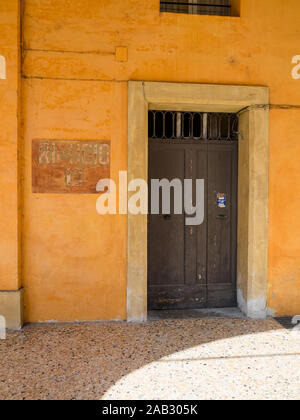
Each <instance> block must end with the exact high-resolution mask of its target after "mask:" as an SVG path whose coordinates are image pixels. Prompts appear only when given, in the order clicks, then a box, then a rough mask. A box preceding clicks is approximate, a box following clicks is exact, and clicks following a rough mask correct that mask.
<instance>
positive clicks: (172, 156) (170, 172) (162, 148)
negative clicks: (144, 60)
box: [148, 139, 237, 310]
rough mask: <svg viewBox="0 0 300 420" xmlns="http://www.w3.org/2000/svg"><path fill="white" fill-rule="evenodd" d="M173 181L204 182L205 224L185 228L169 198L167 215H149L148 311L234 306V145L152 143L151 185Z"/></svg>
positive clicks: (235, 199)
mask: <svg viewBox="0 0 300 420" xmlns="http://www.w3.org/2000/svg"><path fill="white" fill-rule="evenodd" d="M175 178H177V179H180V180H181V181H182V184H184V183H183V181H184V179H193V182H194V184H195V180H196V179H204V180H205V217H204V223H202V224H201V225H199V226H186V223H185V217H186V215H185V214H180V215H178V214H174V206H173V205H172V203H173V199H174V196H173V194H171V214H170V215H164V214H163V212H162V209H161V208H160V214H157V215H151V214H149V216H148V309H149V310H154V309H197V308H206V307H215V308H217V307H230V306H235V305H236V251H237V250H236V247H237V246H236V236H237V234H236V230H237V142H233V141H216V142H215V141H201V142H199V141H198V142H197V141H193V140H191V141H187V142H184V141H179V140H176V139H175V140H159V139H150V141H149V185H151V180H152V179H168V180H169V181H171V180H173V179H175ZM149 191H151V188H149ZM150 209H151V194H149V210H150ZM149 213H150V212H149Z"/></svg>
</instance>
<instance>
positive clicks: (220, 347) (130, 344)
mask: <svg viewBox="0 0 300 420" xmlns="http://www.w3.org/2000/svg"><path fill="white" fill-rule="evenodd" d="M190 315H191V319H184V320H182V319H171V320H159V321H156V320H153V319H154V318H155V316H157V314H153V315H152V320H151V321H150V322H147V323H144V324H128V323H125V322H110V323H86V324H85V323H83V324H42V325H41V324H39V325H27V326H25V328H24V329H23V330H22V331H19V332H11V333H9V334H8V337H7V339H6V340H4V341H0V359H1V365H0V398H1V399H27V400H31V399H54V400H57V399H59V400H61V399H96V400H99V399H100V398H102V397H103V396H104V397H105V398H116V399H119V398H118V396H119V397H120V399H122V398H124V399H130V398H136V399H142V398H146V399H147V398H149V396H150V397H151V395H152V396H153V398H159V399H166V398H167V397H168V398H171V399H172V398H175V399H176V398H177V397H178V398H181V397H183V396H186V397H189V398H196V399H202V398H209V395H210V394H209V392H213V393H214V392H217V391H212V390H217V389H218V386H219V383H220V377H224V375H225V373H224V372H225V370H224V369H225V367H224V366H223V363H225V360H226V361H227V363H229V365H228V366H227V367H226V369H227V368H228V369H229V371H228V378H227V376H226V375H225V376H226V378H227V379H226V380H228V381H229V382H230V381H231V379H232V380H236V381H237V391H239V389H241V386H239V382H240V381H242V379H239V375H240V374H241V373H240V372H241V371H242V372H244V374H245V376H246V377H247V375H250V371H249V367H247V366H246V365H245V363H246V362H241V361H239V360H244V359H246V360H247V363H250V359H251V358H252V359H254V360H253V363H255V365H252V364H251V365H249V366H251V369H252V366H253V369H254V371H255V369H256V370H257V366H260V365H259V364H260V363H261V361H260V360H263V361H264V363H266V361H265V358H266V357H267V358H268V357H272V355H273V356H275V357H277V356H278V357H282V356H285V357H282V359H283V360H285V361H286V363H290V357H293V356H295V357H297V354H298V353H297V352H298V350H299V352H300V347H299V348H298V347H297V345H295V346H294V344H293V345H290V346H289V347H288V349H287V348H286V345H287V343H288V341H287V335H288V334H289V333H288V332H287V331H286V330H284V329H283V328H282V327H281V326H280V325H279V324H278V323H277V322H276V321H274V320H264V321H257V320H248V319H243V318H241V317H239V319H230V318H232V317H231V316H230V317H229V318H218V317H216V318H213V319H212V318H207V317H206V316H205V317H204V318H202V319H199V316H198V317H197V319H195V318H194V315H195V313H194V312H192V313H191V314H190ZM198 315H199V314H198ZM214 315H215V316H217V315H220V314H218V313H215V314H214ZM231 315H232V314H231ZM235 315H237V314H235ZM210 316H212V314H210ZM288 339H289V338H288ZM293 346H294V347H293ZM287 350H288V351H287ZM166 358H167V359H166ZM168 358H169V359H168ZM235 359H237V360H236V362H235V363H243V364H242V365H237V366H236V367H234V365H232V363H234V360H235ZM252 359H251V360H252ZM212 360H213V362H212ZM276 360H277V359H276ZM297 360H298V361H299V358H298V359H297ZM228 361H229V362H228ZM269 361H270V359H268V364H269ZM170 363H171V364H170ZM199 363H200V364H199ZM211 363H213V365H211ZM251 363H252V362H251ZM162 366H165V367H164V368H162ZM255 366H256V367H255ZM294 366H295V364H294ZM244 368H245V371H244V370H243V369H244ZM145 369H146V370H145ZM149 369H150V370H149ZM207 369H209V370H207ZM215 369H217V370H215ZM234 369H237V370H236V371H235V370H234ZM276 369H277V368H276ZM282 369H283V372H287V366H284V364H283V365H282ZM298 371H299V370H298ZM230 372H231V373H230ZM259 373H260V374H262V375H264V374H263V373H262V372H259ZM266 374H267V373H266ZM135 375H137V376H135ZM278 375H279V376H280V375H281V373H278ZM250 376H251V375H250ZM273 377H274V381H275V382H276V381H277V382H278V379H277V377H276V373H275V374H274V373H273ZM214 378H215V379H214ZM200 379H201V381H204V383H202V385H201V383H198V382H197V381H199V380H200ZM252 379H253V378H252ZM127 380H128V381H129V382H128V383H126V381H127ZM214 380H215V381H216V384H217V385H215V386H214V385H213V381H214ZM124 381H125V382H124ZM155 381H156V382H155ZM209 381H210V382H209ZM121 382H122V384H123V385H121V388H120V389H122V390H121V391H120V393H119V394H118V392H119V391H118V384H119V383H121ZM269 382H270V389H273V390H274V387H276V386H277V389H278V383H277V385H276V384H275V383H273V380H269ZM155 383H156V385H155ZM246 383H247V381H246ZM248 383H249V384H250V383H252V382H251V381H250V380H249V378H248ZM197 384H198V385H197ZM252 385H253V384H252ZM252 385H251V386H252ZM189 386H192V388H191V390H190V391H189ZM224 386H225V388H224V387H223V388H220V392H219V391H218V392H219V394H218V392H217V394H216V396H217V395H221V394H222V392H223V389H224V390H226V386H227V385H224ZM232 386H233V385H232V384H231V382H230V383H229V385H228V389H231V390H232V389H234V388H232ZM249 386H250V385H249ZM147 387H148V388H149V387H150V388H149V392H150V394H149V393H148V394H147V392H148V391H146V389H148V388H147ZM243 387H244V385H243ZM256 387H257V386H256V385H255V384H254V385H253V389H254V391H255V390H256ZM244 389H245V388H244ZM285 389H287V386H286V384H285ZM159 390H160V391H159ZM224 392H225V391H224ZM230 392H233V391H230ZM206 393H208V394H207V395H206ZM226 395H227V394H226Z"/></svg>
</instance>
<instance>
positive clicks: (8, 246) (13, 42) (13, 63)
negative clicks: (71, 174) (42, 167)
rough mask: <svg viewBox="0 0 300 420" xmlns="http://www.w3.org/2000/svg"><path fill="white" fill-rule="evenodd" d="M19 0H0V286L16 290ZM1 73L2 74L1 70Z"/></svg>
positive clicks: (17, 253) (18, 285)
mask: <svg viewBox="0 0 300 420" xmlns="http://www.w3.org/2000/svg"><path fill="white" fill-rule="evenodd" d="M19 16H20V15H19V1H18V0H5V1H1V2H0V55H1V56H3V57H4V58H5V61H6V79H2V78H0V255H1V258H0V290H18V289H19V287H20V276H19V263H18V261H20V259H19V258H18V257H19V245H20V241H19V211H18V205H19V198H18V184H19V182H18V101H19V96H18V94H19V80H20V73H19V49H20V48H19V47H20V38H19V27H20V21H19ZM3 77H4V74H3Z"/></svg>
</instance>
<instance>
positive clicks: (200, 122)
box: [148, 111, 238, 141]
mask: <svg viewBox="0 0 300 420" xmlns="http://www.w3.org/2000/svg"><path fill="white" fill-rule="evenodd" d="M148 118H149V139H166V140H168V139H169V140H171V139H177V140H180V139H182V140H187V139H193V140H205V141H207V140H219V141H237V140H238V116H237V115H236V114H232V113H216V112H211V113H207V112H177V111H149V115H148Z"/></svg>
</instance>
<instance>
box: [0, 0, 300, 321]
mask: <svg viewBox="0 0 300 420" xmlns="http://www.w3.org/2000/svg"><path fill="white" fill-rule="evenodd" d="M3 3H5V4H6V3H9V5H10V6H4V10H3V5H2V4H3ZM13 5H14V7H13ZM16 5H17V1H13V0H10V1H9V2H2V3H1V6H0V16H1V25H0V54H1V51H3V49H2V50H1V48H4V50H5V49H6V48H7V50H5V53H6V54H7V56H8V57H9V60H10V61H11V65H10V66H9V68H8V73H9V78H8V80H7V81H4V82H3V81H0V92H1V97H0V109H1V121H0V125H1V129H2V133H1V134H0V136H1V150H2V149H3V151H2V154H1V165H4V164H5V166H2V167H1V177H0V182H1V188H2V190H3V191H4V196H3V198H4V200H1V203H2V204H1V207H0V210H1V218H0V221H1V229H2V228H3V232H5V235H6V236H5V235H4V236H3V237H1V242H0V246H1V252H2V255H6V256H7V257H6V262H5V263H4V262H3V259H2V260H1V262H0V270H1V272H0V289H4V288H9V287H15V286H16V278H17V275H16V267H17V265H16V264H15V260H16V239H15V238H16V232H17V230H16V223H17V222H16V220H17V217H16V211H17V208H16V197H17V194H16V185H17V183H16V168H17V166H16V165H17V164H16V156H15V153H16V139H17V134H16V133H17V121H16V101H17V99H16V90H17V45H16V30H17V29H16V27H15V26H14V25H13V24H12V25H11V27H10V28H9V29H8V28H7V27H6V26H5V24H2V22H4V20H6V19H9V18H10V16H12V15H11V14H13V16H12V20H13V22H15V21H16V19H17V8H16ZM1 7H2V8H1ZM23 7H24V13H23V34H24V47H25V50H24V57H23V76H24V77H23V79H22V144H23V153H22V156H23V158H24V167H23V173H22V174H23V178H24V188H23V194H22V213H23V224H22V262H23V266H22V285H23V286H24V287H25V317H26V320H27V321H46V320H59V321H73V320H96V319H101V320H106V319H125V318H126V235H127V226H126V216H105V217H103V216H99V215H98V214H97V213H96V208H95V205H96V196H94V195H50V194H32V193H31V142H32V139H34V138H49V139H78V140H80V139H82V140H85V139H104V140H106V139H109V140H111V147H112V167H111V171H112V176H113V177H114V178H115V179H117V175H118V171H119V170H125V169H126V168H127V81H128V80H149V81H169V82H196V83H214V84H244V85H263V86H268V87H269V88H270V94H271V103H272V104H290V105H300V80H294V79H293V78H292V76H291V71H292V67H293V65H292V64H291V60H292V57H293V56H295V55H297V54H300V33H299V18H300V2H299V0H264V1H261V0H241V17H213V16H192V15H191V16H188V15H178V14H160V13H159V1H158V0H148V1H145V0H126V1H125V0H113V1H111V0H101V1H99V0H72V1H69V0H66V1H61V0H25V1H23ZM2 17H3V19H2ZM11 43H12V46H11V47H9V48H11V50H9V49H8V46H9V45H10V44H11ZM116 47H127V48H128V61H117V58H116V55H115V49H116ZM6 51H7V52H6ZM125 59H126V54H125ZM13 92H14V93H13ZM4 94H5V95H8V96H9V98H10V103H11V104H12V105H11V106H12V108H11V110H10V108H9V111H11V114H12V115H11V116H10V113H7V112H6V111H5V110H6V109H7V102H6V100H5V102H4V101H3V95H4ZM3 115H5V118H4V117H2V116H3ZM299 123H300V109H299V110H297V109H295V110H290V109H284V110H283V109H277V110H271V112H270V233H269V292H268V305H269V307H270V309H271V310H272V311H273V312H274V313H276V314H278V315H288V314H296V313H300V272H299V271H300V268H299V267H300V222H299V217H297V216H299V208H300V175H299V173H300V172H299V167H298V164H299V158H300V149H299V147H300V146H299V144H300V143H299V136H300V128H299ZM3 127H4V128H3ZM3 133H5V135H3ZM5 153H8V155H7V157H6V155H5ZM8 173H10V175H11V176H8ZM4 201H7V203H8V205H7V204H5V206H4V205H3V203H4ZM4 219H6V220H9V221H11V223H12V225H11V228H10V226H8V225H7V224H6V223H5V222H3V220H4ZM1 232H2V231H1ZM1 235H2V233H1ZM12 256H13V257H12ZM11 259H13V260H12V261H11ZM10 261H11V263H10ZM6 279H7V280H6Z"/></svg>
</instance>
